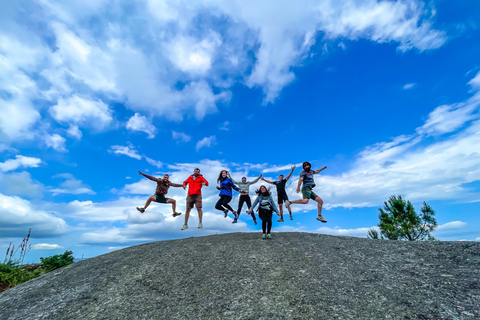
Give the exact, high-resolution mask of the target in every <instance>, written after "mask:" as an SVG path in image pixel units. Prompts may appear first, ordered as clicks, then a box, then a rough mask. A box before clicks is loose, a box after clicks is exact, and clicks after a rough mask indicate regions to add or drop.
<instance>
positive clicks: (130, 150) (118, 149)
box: [109, 146, 142, 160]
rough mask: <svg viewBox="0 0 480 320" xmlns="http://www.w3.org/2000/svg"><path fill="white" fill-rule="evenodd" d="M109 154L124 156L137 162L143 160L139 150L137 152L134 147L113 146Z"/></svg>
mask: <svg viewBox="0 0 480 320" xmlns="http://www.w3.org/2000/svg"><path fill="white" fill-rule="evenodd" d="M109 152H113V153H114V154H117V155H118V154H123V155H126V156H128V157H130V158H134V159H137V160H141V159H142V156H140V155H139V154H138V153H137V150H135V147H132V146H129V147H127V146H112V147H111V150H109Z"/></svg>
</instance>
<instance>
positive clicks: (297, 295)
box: [0, 233, 480, 319]
mask: <svg viewBox="0 0 480 320" xmlns="http://www.w3.org/2000/svg"><path fill="white" fill-rule="evenodd" d="M273 237H274V239H273V240H262V239H261V238H260V234H259V233H231V234H223V235H213V236H207V237H199V238H188V239H182V240H170V241H162V242H154V243H149V244H144V245H140V246H135V247H130V248H126V249H123V250H119V251H115V252H112V253H109V254H105V255H102V256H98V257H95V258H92V259H88V260H84V261H80V262H77V263H75V264H73V265H69V266H67V267H64V268H62V269H58V270H56V271H53V272H50V273H48V274H46V275H44V276H41V277H40V278H37V279H34V280H31V281H29V282H26V283H24V284H21V285H19V286H17V287H15V288H13V289H9V290H7V291H5V292H3V293H0V319H480V243H477V242H401V241H388V240H370V239H364V238H350V237H337V236H327V235H320V234H310V233H275V234H273Z"/></svg>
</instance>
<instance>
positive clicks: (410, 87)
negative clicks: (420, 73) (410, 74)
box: [403, 83, 416, 90]
mask: <svg viewBox="0 0 480 320" xmlns="http://www.w3.org/2000/svg"><path fill="white" fill-rule="evenodd" d="M415 86H416V83H407V84H405V85H404V86H403V90H409V89H413V88H414V87H415Z"/></svg>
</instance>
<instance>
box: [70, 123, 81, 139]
mask: <svg viewBox="0 0 480 320" xmlns="http://www.w3.org/2000/svg"><path fill="white" fill-rule="evenodd" d="M67 134H68V135H69V136H70V137H72V138H75V139H81V138H82V136H83V134H82V131H80V129H79V128H78V126H72V125H71V126H70V127H69V128H68V129H67Z"/></svg>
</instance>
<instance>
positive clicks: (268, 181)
mask: <svg viewBox="0 0 480 320" xmlns="http://www.w3.org/2000/svg"><path fill="white" fill-rule="evenodd" d="M262 180H263V181H265V182H266V183H270V184H274V183H273V181H270V180H267V179H265V178H262Z"/></svg>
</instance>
